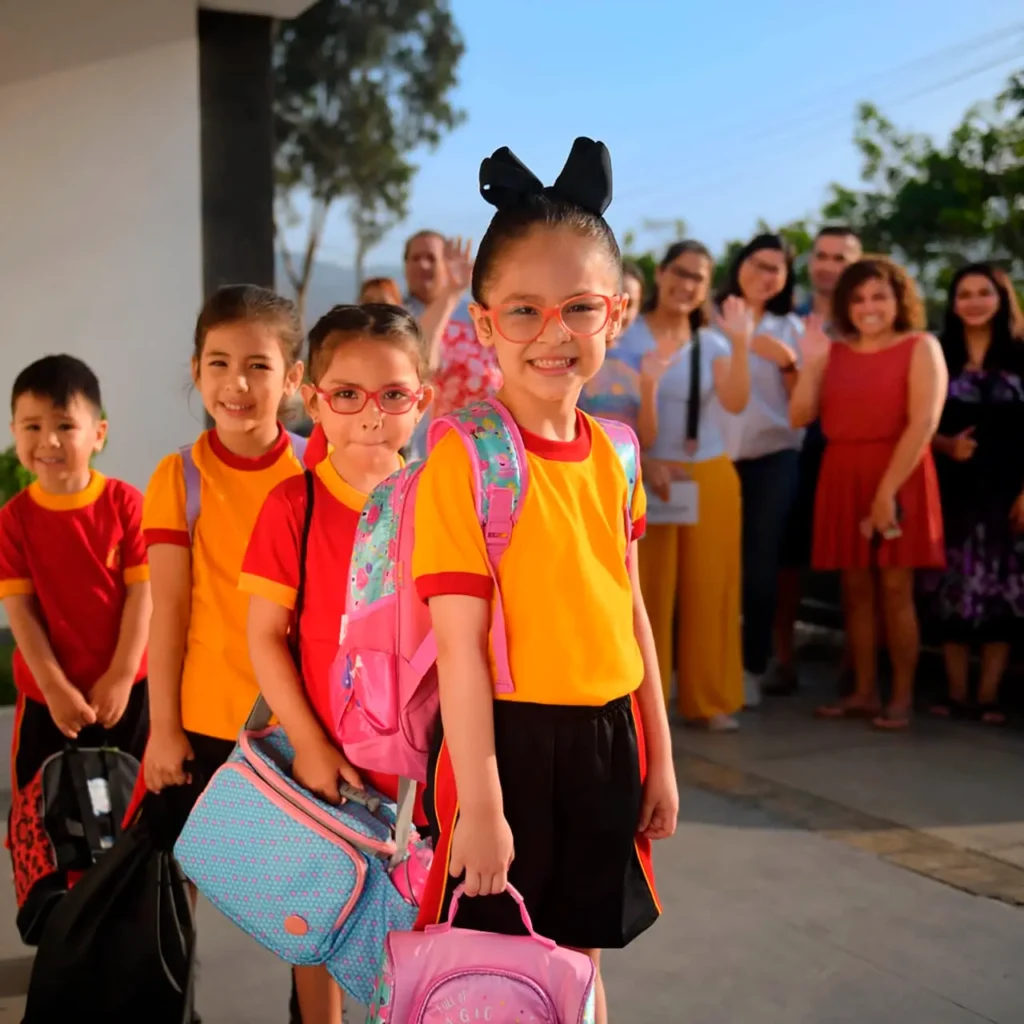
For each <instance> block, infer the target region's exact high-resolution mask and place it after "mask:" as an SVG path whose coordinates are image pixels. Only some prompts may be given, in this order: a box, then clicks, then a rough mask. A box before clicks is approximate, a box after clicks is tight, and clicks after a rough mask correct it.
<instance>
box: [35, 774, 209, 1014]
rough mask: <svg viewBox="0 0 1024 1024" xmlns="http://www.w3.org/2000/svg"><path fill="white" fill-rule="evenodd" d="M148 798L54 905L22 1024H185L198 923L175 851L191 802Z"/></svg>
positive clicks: (169, 793)
mask: <svg viewBox="0 0 1024 1024" xmlns="http://www.w3.org/2000/svg"><path fill="white" fill-rule="evenodd" d="M183 790H184V787H174V788H172V789H168V790H166V791H165V792H163V793H148V794H146V797H145V798H144V799H143V801H142V804H141V806H140V808H139V811H138V814H137V815H136V817H135V819H134V820H133V822H132V824H131V825H130V826H129V827H128V828H127V829H126V830H125V831H124V832H123V833H122V835H121V836H120V838H119V839H118V840H117V842H116V843H115V844H114V846H113V848H112V849H111V850H109V851H108V852H107V853H105V854H104V856H103V857H102V858H101V859H100V860H99V861H98V862H97V863H96V864H95V865H94V866H93V867H91V868H90V869H89V870H88V871H87V872H86V873H85V875H84V877H83V878H82V879H81V881H79V882H78V884H77V885H75V887H74V888H73V889H71V891H70V892H69V893H68V894H67V895H66V896H64V897H63V899H61V900H60V902H59V903H58V904H57V905H56V906H55V907H54V909H53V911H52V913H51V914H50V916H49V920H48V921H47V923H46V928H45V930H44V931H43V935H42V938H41V940H40V942H39V949H38V952H37V953H36V958H35V963H34V965H33V968H32V977H31V980H30V983H29V990H28V1001H27V1003H26V1007H25V1016H24V1018H23V1020H22V1024H53V1022H54V1021H60V1020H86V1021H93V1020H95V1021H104V1022H108V1024H122V1022H123V1024H138V1022H139V1021H145V1022H146V1024H190V1022H191V1021H192V1020H193V1015H194V1012H193V984H194V974H195V921H194V920H193V914H192V906H191V903H190V901H189V892H188V887H187V884H186V882H185V878H184V876H183V875H182V873H181V869H180V868H179V867H178V865H177V863H176V862H175V860H174V856H173V853H172V849H173V844H174V838H175V832H176V829H177V825H178V824H180V822H181V820H182V818H183V815H184V813H185V810H186V809H187V808H184V807H182V806H179V804H180V801H181V800H182V799H184V800H186V801H187V800H188V797H189V794H188V792H187V791H183Z"/></svg>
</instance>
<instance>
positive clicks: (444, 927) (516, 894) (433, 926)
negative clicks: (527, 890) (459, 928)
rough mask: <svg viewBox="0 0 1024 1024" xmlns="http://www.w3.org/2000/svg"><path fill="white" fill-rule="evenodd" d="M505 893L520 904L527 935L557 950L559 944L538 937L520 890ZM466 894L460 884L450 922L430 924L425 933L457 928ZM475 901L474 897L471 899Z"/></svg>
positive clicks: (454, 897) (512, 889) (451, 906)
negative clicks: (461, 905)
mask: <svg viewBox="0 0 1024 1024" xmlns="http://www.w3.org/2000/svg"><path fill="white" fill-rule="evenodd" d="M505 892H506V893H507V894H508V895H509V896H511V897H512V899H514V900H515V901H516V903H518V904H519V916H520V918H522V921H523V927H525V928H526V931H527V934H528V935H529V937H530V938H531V939H534V940H535V941H537V942H539V943H541V945H543V946H545V947H546V948H547V949H557V948H558V943H557V942H555V941H554V940H552V939H549V938H547V937H545V936H544V935H538V934H537V933H536V932H535V931H534V930H533V921H531V920H530V912H529V911H528V910H527V909H526V901H525V900H524V899H523V897H522V895H521V894H520V892H519V890H518V889H517V888H516V887H515V886H514V885H509V886H507V887H506V889H505ZM465 893H466V885H465V883H464V882H460V883H459V886H458V888H457V889H456V890H455V892H453V893H452V900H451V904H450V905H449V907H448V920H447V921H445V923H444V924H428V925H427V927H426V928H425V929H424V931H427V932H435V933H436V932H448V931H451V930H452V929H453V928H454V927H455V915H456V913H457V912H458V909H459V901H460V900H461V899H462V897H463V896H464V895H465ZM469 899H473V897H469Z"/></svg>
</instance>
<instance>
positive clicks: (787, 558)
mask: <svg viewBox="0 0 1024 1024" xmlns="http://www.w3.org/2000/svg"><path fill="white" fill-rule="evenodd" d="M824 455H825V437H824V435H823V434H822V432H821V424H820V423H818V421H817V420H815V422H814V423H812V424H811V425H810V426H809V427H808V428H807V433H806V434H805V435H804V444H803V448H801V449H800V468H799V470H798V473H799V476H798V478H797V489H796V498H795V499H794V501H793V507H792V509H791V511H790V513H789V521H788V522H787V523H786V533H785V536H784V537H783V538H782V552H781V565H782V567H783V568H786V569H809V568H810V566H811V550H812V548H813V546H814V503H815V500H816V497H817V494H818V476H819V475H820V473H821V460H822V458H823V457H824Z"/></svg>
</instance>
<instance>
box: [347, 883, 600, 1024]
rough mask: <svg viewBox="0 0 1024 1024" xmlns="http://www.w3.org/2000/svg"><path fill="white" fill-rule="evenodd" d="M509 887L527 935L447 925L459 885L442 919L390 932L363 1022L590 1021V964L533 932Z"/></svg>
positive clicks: (572, 1023)
mask: <svg viewBox="0 0 1024 1024" xmlns="http://www.w3.org/2000/svg"><path fill="white" fill-rule="evenodd" d="M508 893H509V895H510V896H512V898H513V899H515V901H516V902H517V903H518V904H519V913H520V915H521V916H522V919H523V924H524V925H525V926H526V930H527V932H528V933H529V934H527V935H497V934H495V933H493V932H479V931H473V930H472V929H468V928H455V927H453V921H454V920H455V911H456V910H457V909H458V905H459V898H460V897H461V895H462V886H461V885H460V886H459V887H458V889H456V890H455V893H454V894H453V895H452V902H451V909H450V910H449V912H448V920H447V921H446V922H445V923H444V924H432V925H428V926H427V928H426V929H425V930H424V931H422V932H391V934H390V935H388V937H387V941H386V942H385V943H384V965H383V968H382V970H381V974H380V977H379V978H378V979H377V988H376V992H375V994H374V997H373V1001H372V1002H371V1003H370V1012H369V1014H368V1015H367V1018H366V1020H367V1024H456V1022H458V1021H490V1022H491V1024H514V1022H523V1024H525V1022H527V1021H530V1022H533V1024H593V1021H594V978H595V974H596V972H595V970H594V962H593V961H592V960H591V959H590V957H589V956H587V955H586V954H585V953H579V952H577V951H576V950H574V949H564V948H563V947H561V946H556V945H555V944H554V943H553V942H552V941H551V940H550V939H545V938H543V937H542V936H540V935H538V934H537V933H536V932H535V931H534V930H533V923H532V922H531V921H530V915H529V914H528V913H527V911H526V905H525V904H524V903H523V898H522V896H520V895H519V893H518V892H516V890H515V889H513V888H512V886H509V888H508Z"/></svg>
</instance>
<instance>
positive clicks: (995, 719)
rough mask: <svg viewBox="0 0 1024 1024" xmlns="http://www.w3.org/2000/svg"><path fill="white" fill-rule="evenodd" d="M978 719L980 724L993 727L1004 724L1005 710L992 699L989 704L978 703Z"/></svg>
mask: <svg viewBox="0 0 1024 1024" xmlns="http://www.w3.org/2000/svg"><path fill="white" fill-rule="evenodd" d="M978 721H980V722H981V724H982V725H991V726H995V727H999V726H1000V725H1006V712H1005V711H1004V710H1003V709H1002V707H1001V706H1000V705H999V703H998V702H997V701H992V703H991V704H980V705H979V706H978Z"/></svg>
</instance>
